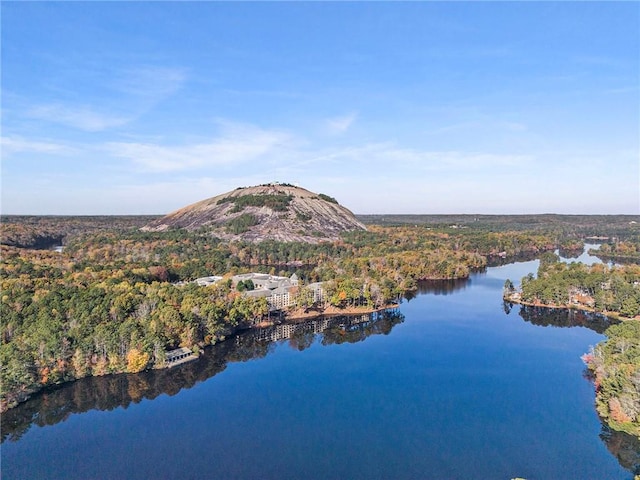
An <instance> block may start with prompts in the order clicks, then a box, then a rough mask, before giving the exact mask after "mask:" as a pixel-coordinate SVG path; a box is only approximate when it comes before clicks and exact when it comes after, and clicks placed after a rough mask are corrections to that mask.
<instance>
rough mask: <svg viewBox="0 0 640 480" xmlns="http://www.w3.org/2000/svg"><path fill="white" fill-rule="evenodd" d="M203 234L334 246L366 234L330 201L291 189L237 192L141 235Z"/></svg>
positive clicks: (181, 213)
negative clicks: (352, 234) (354, 233)
mask: <svg viewBox="0 0 640 480" xmlns="http://www.w3.org/2000/svg"><path fill="white" fill-rule="evenodd" d="M173 228H185V229H187V230H197V229H200V228H206V229H207V230H209V231H211V233H212V234H213V235H215V236H216V237H219V238H223V239H225V240H249V241H262V240H278V241H282V242H295V241H299V242H310V243H317V242H319V241H322V240H335V239H337V238H339V236H340V234H341V233H342V232H345V231H350V230H366V227H365V226H364V225H363V224H362V223H360V222H359V221H358V220H357V219H356V217H355V216H354V215H353V213H351V212H350V211H349V210H348V209H346V208H345V207H343V206H342V205H340V204H338V202H337V201H336V200H335V199H334V198H332V197H329V196H328V195H324V194H322V193H319V194H317V193H313V192H310V191H308V190H305V189H304V188H300V187H295V186H293V185H289V184H281V183H274V184H267V185H259V186H256V187H241V188H237V189H235V190H233V191H231V192H228V193H225V194H222V195H218V196H217V197H213V198H208V199H206V200H202V201H200V202H197V203H194V204H193V205H189V206H187V207H184V208H181V209H180V210H176V211H175V212H173V213H170V214H169V215H167V216H165V217H163V218H161V219H158V220H155V221H153V222H151V223H149V224H148V225H146V226H145V227H143V228H142V229H143V230H145V231H163V230H167V229H173Z"/></svg>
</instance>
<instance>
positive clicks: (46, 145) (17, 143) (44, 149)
mask: <svg viewBox="0 0 640 480" xmlns="http://www.w3.org/2000/svg"><path fill="white" fill-rule="evenodd" d="M0 147H1V148H2V158H3V159H6V158H8V157H9V156H11V155H13V154H16V153H47V154H57V155H66V154H69V153H73V152H74V151H75V149H74V148H72V147H69V146H67V145H63V144H60V143H56V142H50V141H41V140H29V139H26V138H23V137H20V136H9V137H0Z"/></svg>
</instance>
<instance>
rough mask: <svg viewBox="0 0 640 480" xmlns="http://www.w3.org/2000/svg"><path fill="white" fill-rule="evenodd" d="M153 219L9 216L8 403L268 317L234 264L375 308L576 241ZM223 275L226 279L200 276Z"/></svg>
mask: <svg viewBox="0 0 640 480" xmlns="http://www.w3.org/2000/svg"><path fill="white" fill-rule="evenodd" d="M148 220H149V218H148V217H116V218H114V219H113V222H112V223H111V224H110V223H109V219H108V218H106V217H95V218H94V217H80V218H78V217H10V218H9V219H3V223H2V224H1V225H0V227H1V234H2V235H1V238H2V242H1V243H2V244H3V245H2V247H1V249H2V250H1V254H2V258H1V262H0V281H1V283H0V286H1V290H2V291H1V303H0V315H1V316H2V319H3V322H2V330H1V335H2V336H1V339H2V344H1V345H0V363H1V367H0V368H1V371H0V381H1V384H2V385H1V387H2V391H1V401H2V408H3V409H5V408H7V407H10V406H12V405H15V404H16V403H17V402H20V401H22V400H24V399H25V398H27V397H28V396H29V395H30V394H31V393H32V392H34V391H37V390H39V389H41V388H44V387H47V386H50V385H55V384H58V383H61V382H65V381H70V380H74V379H78V378H82V377H86V376H95V375H103V374H106V373H119V372H138V371H141V370H144V369H149V368H158V367H162V366H163V364H164V358H165V353H166V351H168V350H170V349H173V348H176V347H181V346H186V347H189V348H191V349H193V350H194V351H196V352H198V351H199V350H201V349H202V348H203V347H205V346H207V345H211V344H214V343H216V342H219V341H220V340H222V339H224V338H225V337H227V336H228V335H230V334H232V333H234V332H235V331H237V330H238V329H242V328H248V327H251V326H252V325H255V324H257V323H259V322H261V321H263V320H264V319H265V317H268V316H269V315H270V312H269V309H268V305H267V303H266V300H265V299H264V298H250V297H247V296H245V295H243V294H242V293H241V292H239V291H238V290H237V288H235V287H234V286H233V285H232V284H231V282H230V281H229V280H228V279H229V278H230V277H231V276H232V275H234V274H238V273H245V272H250V271H256V272H263V273H271V274H281V275H287V276H288V275H291V274H292V273H296V274H297V276H298V277H299V279H300V280H301V287H300V288H299V289H298V291H297V292H294V297H295V299H296V302H297V306H298V307H300V308H304V309H307V310H313V309H317V311H319V312H321V311H322V310H323V308H325V307H327V306H329V305H330V306H333V307H335V308H336V309H340V308H345V307H350V306H364V307H368V308H372V309H375V308H380V307H383V306H385V305H387V304H389V303H393V302H397V301H399V299H400V298H401V297H402V295H404V294H407V292H413V291H416V290H417V288H418V283H419V282H420V281H421V280H441V279H463V278H467V277H468V276H469V274H470V272H471V271H473V270H475V269H481V268H483V267H484V266H486V265H487V262H488V261H492V259H499V260H505V259H508V258H516V257H517V256H519V255H539V254H541V253H544V252H549V251H553V250H554V249H556V248H558V247H561V246H562V247H564V248H572V247H575V246H576V237H575V235H574V232H573V230H572V231H571V232H569V233H568V234H567V235H566V236H564V234H562V233H561V232H559V231H558V230H557V229H555V228H554V229H549V230H546V231H545V230H543V229H533V230H532V231H528V230H525V229H521V228H514V229H512V230H510V229H508V228H507V227H506V225H505V226H503V228H501V229H499V230H498V231H488V230H486V229H485V228H473V227H472V226H469V227H466V228H462V227H460V228H452V226H451V225H442V226H437V225H433V224H429V223H421V224H413V225H411V224H403V225H396V226H370V227H369V229H368V231H358V232H350V233H345V234H344V235H343V236H342V238H341V239H340V240H339V241H335V242H321V243H317V244H308V243H301V242H288V243H282V242H275V241H264V242H261V243H250V242H223V241H220V240H218V239H215V238H212V237H211V236H210V235H208V233H207V232H206V230H201V231H194V232H186V231H184V230H168V231H165V232H141V231H140V230H139V227H140V226H141V225H142V224H144V223H146V222H147V221H148ZM519 221H520V220H519ZM445 223H446V222H445ZM575 228H578V227H575ZM572 232H573V233H572ZM38 238H49V239H54V240H56V242H57V241H59V240H61V243H62V244H63V245H64V249H63V250H62V251H52V250H44V249H40V250H38V249H35V248H33V247H34V246H37V245H38V241H35V242H34V241H33V240H34V239H38ZM16 239H18V241H16ZM52 245H53V244H52ZM19 246H22V247H30V248H19ZM214 274H216V275H223V276H225V278H227V280H225V281H222V282H220V283H217V284H215V285H211V286H208V287H200V286H198V285H196V284H194V283H190V282H191V281H192V280H194V279H196V278H198V277H202V276H207V275H214ZM318 281H322V282H326V283H325V284H324V289H325V291H326V295H325V300H324V304H323V305H315V304H313V302H312V300H311V299H310V296H309V295H308V292H306V291H305V288H304V286H305V285H306V284H309V283H312V282H318Z"/></svg>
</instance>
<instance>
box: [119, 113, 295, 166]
mask: <svg viewBox="0 0 640 480" xmlns="http://www.w3.org/2000/svg"><path fill="white" fill-rule="evenodd" d="M290 140H291V136H290V135H289V134H287V133H285V132H280V131H274V130H262V129H259V128H256V127H248V126H239V125H231V124H229V125H227V127H226V128H225V131H224V133H223V134H222V135H221V136H219V137H218V138H215V139H213V140H211V141H208V142H200V143H194V144H189V145H161V144H156V143H138V142H111V143H109V144H107V145H106V149H107V151H108V152H109V153H110V154H111V155H113V156H116V157H119V158H124V159H127V160H130V161H131V162H133V164H135V165H137V166H138V167H139V168H140V169H142V170H145V171H150V172H171V171H180V170H189V169H196V168H202V167H208V166H222V165H236V164H242V163H245V162H250V161H257V160H258V159H260V158H264V157H265V156H266V155H267V154H268V153H273V152H274V151H275V150H277V149H278V148H282V147H284V146H285V145H286V144H287V143H288V142H289V141H290Z"/></svg>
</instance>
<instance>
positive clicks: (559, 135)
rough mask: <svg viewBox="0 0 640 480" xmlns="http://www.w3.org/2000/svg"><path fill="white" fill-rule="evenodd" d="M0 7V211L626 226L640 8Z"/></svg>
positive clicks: (635, 195)
mask: <svg viewBox="0 0 640 480" xmlns="http://www.w3.org/2000/svg"><path fill="white" fill-rule="evenodd" d="M0 8H1V14H2V25H1V26H2V46H1V48H2V78H1V80H2V81H1V88H2V205H1V210H2V213H3V214H162V213H167V212H169V211H172V210H175V209H177V208H180V207H182V206H184V205H186V204H189V203H193V202H195V201H198V200H201V199H204V198H208V197H212V196H215V195H218V194H220V193H224V192H226V191H228V190H232V189H234V188H236V187H238V186H249V185H255V184H261V183H267V182H272V181H280V182H289V183H295V184H298V185H300V186H302V187H305V188H308V189H309V190H312V191H316V192H322V193H326V194H329V195H332V196H334V197H336V198H337V199H338V200H339V201H340V202H341V203H342V204H344V205H345V206H347V207H348V208H350V209H351V210H352V211H354V212H355V213H363V214H364V213H425V214H427V213H545V212H551V213H630V214H638V213H640V205H639V202H640V198H639V197H640V159H639V151H640V141H639V137H640V113H639V110H640V93H639V84H640V65H639V58H640V33H639V32H640V6H639V5H638V3H637V2H621V3H613V2H602V3H600V2H569V3H554V2H503V3H493V2H476V3H466V2H422V3H347V2H338V3H290V2H285V3H266V2H260V3H236V2H231V3H218V2H179V3H178V2H176V3H173V2H103V3H102V2H101V3H94V2H42V3H35V2H2V4H1V6H0Z"/></svg>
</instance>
